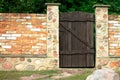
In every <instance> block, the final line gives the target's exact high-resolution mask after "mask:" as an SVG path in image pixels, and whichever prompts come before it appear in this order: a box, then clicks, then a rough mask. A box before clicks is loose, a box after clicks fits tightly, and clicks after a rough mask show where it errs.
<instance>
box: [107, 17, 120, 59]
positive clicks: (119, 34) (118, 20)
mask: <svg viewBox="0 0 120 80" xmlns="http://www.w3.org/2000/svg"><path fill="white" fill-rule="evenodd" d="M108 25H109V55H110V56H117V57H118V56H120V15H109V22H108Z"/></svg>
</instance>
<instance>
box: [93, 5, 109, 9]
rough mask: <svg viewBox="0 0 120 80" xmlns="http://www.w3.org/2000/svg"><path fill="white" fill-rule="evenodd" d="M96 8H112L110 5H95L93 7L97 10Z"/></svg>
mask: <svg viewBox="0 0 120 80" xmlns="http://www.w3.org/2000/svg"><path fill="white" fill-rule="evenodd" d="M96 7H107V8H108V7H110V5H104V4H95V5H93V8H96Z"/></svg>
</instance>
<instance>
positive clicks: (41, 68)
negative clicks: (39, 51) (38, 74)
mask: <svg viewBox="0 0 120 80" xmlns="http://www.w3.org/2000/svg"><path fill="white" fill-rule="evenodd" d="M39 70H40V71H41V70H47V68H46V67H45V66H40V67H39Z"/></svg>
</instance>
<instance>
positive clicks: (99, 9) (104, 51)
mask: <svg viewBox="0 0 120 80" xmlns="http://www.w3.org/2000/svg"><path fill="white" fill-rule="evenodd" d="M108 7H109V5H94V8H95V21H96V57H108Z"/></svg>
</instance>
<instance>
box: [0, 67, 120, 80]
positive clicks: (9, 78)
mask: <svg viewBox="0 0 120 80" xmlns="http://www.w3.org/2000/svg"><path fill="white" fill-rule="evenodd" d="M83 71H84V73H81V74H77V75H73V76H71V77H68V78H64V79H59V80H86V78H87V76H88V75H90V74H91V73H92V72H93V70H91V69H84V70H83ZM58 72H59V71H57V70H45V71H0V80H19V78H20V77H23V76H30V75H32V74H41V75H49V76H48V77H47V78H46V79H36V80H53V79H51V78H50V77H51V76H53V75H55V74H58ZM117 73H118V74H119V75H120V71H117Z"/></svg>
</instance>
